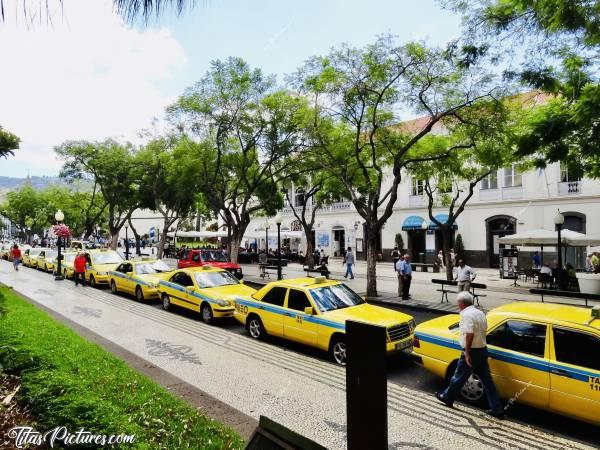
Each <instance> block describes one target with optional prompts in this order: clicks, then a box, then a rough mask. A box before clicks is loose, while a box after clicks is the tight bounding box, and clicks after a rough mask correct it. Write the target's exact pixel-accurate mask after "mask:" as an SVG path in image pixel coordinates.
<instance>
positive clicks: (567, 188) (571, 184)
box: [558, 181, 581, 195]
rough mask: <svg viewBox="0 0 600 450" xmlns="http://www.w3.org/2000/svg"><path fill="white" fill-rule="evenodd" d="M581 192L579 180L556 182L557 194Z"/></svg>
mask: <svg viewBox="0 0 600 450" xmlns="http://www.w3.org/2000/svg"><path fill="white" fill-rule="evenodd" d="M573 194H581V181H563V182H560V183H558V195H573Z"/></svg>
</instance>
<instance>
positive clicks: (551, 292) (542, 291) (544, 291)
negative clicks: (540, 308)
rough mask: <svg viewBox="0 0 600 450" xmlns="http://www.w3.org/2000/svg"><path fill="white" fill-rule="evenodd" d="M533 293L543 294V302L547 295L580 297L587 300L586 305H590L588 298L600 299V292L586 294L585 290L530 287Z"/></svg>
mask: <svg viewBox="0 0 600 450" xmlns="http://www.w3.org/2000/svg"><path fill="white" fill-rule="evenodd" d="M529 292H530V293H532V294H539V295H541V296H542V303H544V296H547V297H563V298H580V299H584V300H585V306H589V305H588V300H595V301H600V294H586V293H585V292H572V291H557V290H553V289H529Z"/></svg>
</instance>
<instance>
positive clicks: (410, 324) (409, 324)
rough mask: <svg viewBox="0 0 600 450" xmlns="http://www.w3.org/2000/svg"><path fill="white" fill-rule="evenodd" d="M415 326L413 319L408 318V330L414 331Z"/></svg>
mask: <svg viewBox="0 0 600 450" xmlns="http://www.w3.org/2000/svg"><path fill="white" fill-rule="evenodd" d="M416 327H417V325H416V324H415V321H414V319H410V320H409V321H408V328H409V329H410V332H411V333H412V332H413V331H415V328H416Z"/></svg>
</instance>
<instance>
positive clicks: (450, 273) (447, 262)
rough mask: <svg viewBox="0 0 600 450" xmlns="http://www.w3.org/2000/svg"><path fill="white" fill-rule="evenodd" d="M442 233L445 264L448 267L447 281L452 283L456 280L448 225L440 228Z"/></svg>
mask: <svg viewBox="0 0 600 450" xmlns="http://www.w3.org/2000/svg"><path fill="white" fill-rule="evenodd" d="M440 231H441V233H442V251H443V252H444V264H445V265H446V280H448V281H451V280H452V278H454V272H453V271H454V267H453V265H452V260H451V259H450V244H451V242H450V240H451V231H450V227H448V226H447V225H442V227H441V228H440Z"/></svg>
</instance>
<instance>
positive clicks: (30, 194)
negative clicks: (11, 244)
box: [0, 185, 56, 237]
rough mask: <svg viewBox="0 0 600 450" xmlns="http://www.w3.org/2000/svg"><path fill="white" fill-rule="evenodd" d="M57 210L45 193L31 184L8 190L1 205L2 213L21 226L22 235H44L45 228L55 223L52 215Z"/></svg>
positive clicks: (0, 210) (0, 212) (0, 211)
mask: <svg viewBox="0 0 600 450" xmlns="http://www.w3.org/2000/svg"><path fill="white" fill-rule="evenodd" d="M55 212H56V210H52V208H51V207H50V206H49V205H48V204H47V203H46V201H45V199H44V197H43V195H42V194H41V193H40V192H39V191H36V190H35V189H34V188H32V187H31V186H29V185H25V186H23V187H21V188H20V189H17V190H15V191H11V192H8V193H7V194H6V201H5V202H4V203H3V204H2V205H0V214H1V215H3V216H4V217H7V218H8V219H9V220H10V221H11V222H12V223H14V224H15V225H17V226H18V227H19V229H20V230H21V236H22V237H28V236H26V234H29V236H31V235H33V234H39V235H43V233H44V230H45V229H46V228H47V227H48V226H49V225H50V224H51V223H53V219H52V222H51V221H50V217H51V216H52V215H53V214H54V213H55ZM27 228H30V229H31V230H30V232H29V233H26V231H25V230H26V229H27Z"/></svg>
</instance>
